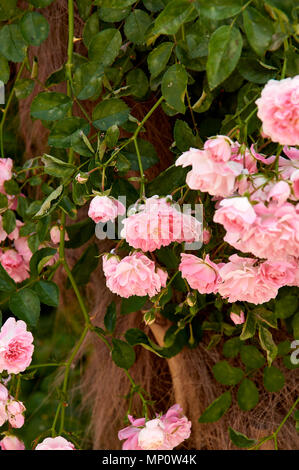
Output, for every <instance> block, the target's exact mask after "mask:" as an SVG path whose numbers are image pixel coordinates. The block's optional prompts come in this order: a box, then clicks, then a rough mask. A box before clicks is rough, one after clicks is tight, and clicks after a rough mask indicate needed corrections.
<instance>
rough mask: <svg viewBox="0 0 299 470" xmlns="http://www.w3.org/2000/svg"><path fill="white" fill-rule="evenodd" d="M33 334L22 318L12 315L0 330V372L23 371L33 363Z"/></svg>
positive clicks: (13, 372) (16, 372)
mask: <svg viewBox="0 0 299 470" xmlns="http://www.w3.org/2000/svg"><path fill="white" fill-rule="evenodd" d="M32 342H33V336H32V334H31V333H30V332H29V331H27V325H26V323H25V322H23V321H22V320H18V321H16V320H15V319H14V318H12V317H10V318H8V319H7V320H6V322H5V323H4V325H3V326H2V328H1V330H0V373H1V372H3V371H4V370H6V371H7V373H8V374H18V373H19V372H23V371H24V370H25V369H26V368H27V367H28V366H29V364H30V363H31V360H32V354H33V350H34V346H33V344H32Z"/></svg>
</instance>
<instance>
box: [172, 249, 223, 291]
mask: <svg viewBox="0 0 299 470" xmlns="http://www.w3.org/2000/svg"><path fill="white" fill-rule="evenodd" d="M179 270H180V271H181V273H182V277H183V278H185V279H186V280H187V281H188V283H189V285H190V287H191V288H192V289H197V290H198V291H199V292H200V293H201V294H211V293H212V292H217V284H218V282H219V279H220V278H219V267H218V266H217V264H215V263H213V262H212V261H211V260H210V258H209V255H207V256H206V258H205V259H204V260H203V259H202V258H198V257H197V256H194V255H189V254H186V253H182V254H181V263H180V265H179Z"/></svg>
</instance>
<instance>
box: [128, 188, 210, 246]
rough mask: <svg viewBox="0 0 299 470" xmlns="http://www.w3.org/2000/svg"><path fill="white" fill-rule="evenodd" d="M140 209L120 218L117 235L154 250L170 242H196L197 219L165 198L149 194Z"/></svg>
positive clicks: (132, 243) (198, 229) (133, 243)
mask: <svg viewBox="0 0 299 470" xmlns="http://www.w3.org/2000/svg"><path fill="white" fill-rule="evenodd" d="M139 209H140V212H138V213H136V214H132V215H130V216H129V217H127V218H126V219H124V220H123V224H124V228H123V230H122V232H121V236H122V237H123V238H125V239H126V241H127V242H128V243H129V244H130V245H131V246H132V247H134V248H136V249H141V250H142V251H154V250H156V249H159V248H161V247H162V246H168V245H169V244H170V243H172V242H179V243H182V242H183V241H185V242H194V241H199V239H200V235H201V224H200V222H199V221H198V220H197V219H196V218H195V217H193V216H191V215H190V214H185V213H182V212H180V211H179V210H177V209H176V208H175V207H174V206H173V205H172V204H171V202H169V201H168V200H167V199H166V198H158V197H155V196H153V197H151V198H149V199H147V200H146V201H145V204H144V205H143V206H141V207H140V208H139Z"/></svg>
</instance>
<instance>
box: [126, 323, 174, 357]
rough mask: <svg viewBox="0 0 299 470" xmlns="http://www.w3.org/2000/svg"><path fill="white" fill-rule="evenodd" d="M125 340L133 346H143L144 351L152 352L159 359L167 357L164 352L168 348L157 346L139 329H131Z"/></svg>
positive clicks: (127, 332)
mask: <svg viewBox="0 0 299 470" xmlns="http://www.w3.org/2000/svg"><path fill="white" fill-rule="evenodd" d="M125 338H126V340H127V341H128V343H129V344H130V345H131V346H136V345H141V346H142V347H143V348H144V349H147V350H148V351H151V352H152V353H154V354H156V355H157V356H159V357H167V356H165V355H164V354H163V353H162V351H163V349H164V350H165V349H166V348H162V347H160V346H158V345H157V344H155V343H154V342H153V341H151V339H150V338H149V337H148V336H147V335H146V334H145V333H144V332H143V331H141V330H139V329H138V328H131V329H129V330H128V331H126V334H125Z"/></svg>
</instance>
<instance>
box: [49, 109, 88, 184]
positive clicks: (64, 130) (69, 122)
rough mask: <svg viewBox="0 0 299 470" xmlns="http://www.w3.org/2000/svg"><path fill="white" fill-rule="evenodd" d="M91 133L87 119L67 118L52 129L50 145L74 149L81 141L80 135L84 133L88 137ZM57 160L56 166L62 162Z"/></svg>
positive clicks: (56, 123)
mask: <svg viewBox="0 0 299 470" xmlns="http://www.w3.org/2000/svg"><path fill="white" fill-rule="evenodd" d="M89 131H90V126H89V124H88V122H86V121H85V119H82V118H79V117H67V118H64V119H61V120H60V121H57V122H55V124H54V126H53V127H52V129H51V133H50V136H49V140H48V143H49V145H52V146H53V147H57V148H69V147H72V145H73V143H74V142H76V141H78V140H80V139H81V137H80V133H82V132H84V134H85V135H87V134H88V133H89ZM51 158H53V157H51ZM55 160H56V163H55V165H56V164H57V162H58V161H60V160H58V159H57V158H55ZM63 163H64V162H63ZM70 167H72V168H74V167H73V166H72V165H70ZM50 174H52V173H50ZM54 176H55V175H54Z"/></svg>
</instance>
